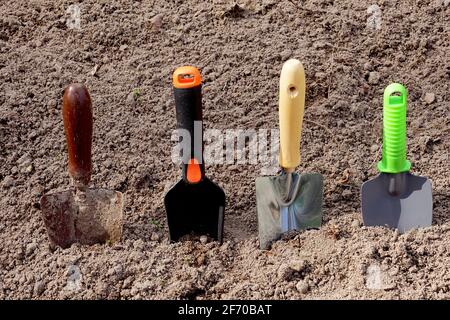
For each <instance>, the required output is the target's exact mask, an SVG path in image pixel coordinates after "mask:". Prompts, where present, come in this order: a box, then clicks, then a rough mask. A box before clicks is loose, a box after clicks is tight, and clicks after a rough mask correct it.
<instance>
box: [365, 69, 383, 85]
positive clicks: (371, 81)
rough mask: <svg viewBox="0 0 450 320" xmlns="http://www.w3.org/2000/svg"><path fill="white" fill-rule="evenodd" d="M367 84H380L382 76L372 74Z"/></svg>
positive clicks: (374, 72) (373, 72)
mask: <svg viewBox="0 0 450 320" xmlns="http://www.w3.org/2000/svg"><path fill="white" fill-rule="evenodd" d="M367 82H369V84H378V83H379V82H380V74H379V73H378V72H376V71H372V72H370V73H369V79H368V80H367Z"/></svg>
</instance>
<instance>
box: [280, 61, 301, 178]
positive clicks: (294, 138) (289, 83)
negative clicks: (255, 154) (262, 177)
mask: <svg viewBox="0 0 450 320" xmlns="http://www.w3.org/2000/svg"><path fill="white" fill-rule="evenodd" d="M279 95H280V97H279V117H280V157H279V162H280V166H281V167H282V168H283V169H285V170H286V171H288V172H290V171H293V170H294V169H295V168H296V167H297V166H298V165H299V164H300V140H301V135H302V124H303V114H304V111H305V71H304V69H303V65H302V63H301V62H300V61H298V60H297V59H290V60H288V61H286V62H285V63H284V65H283V69H282V70H281V76H280V93H279Z"/></svg>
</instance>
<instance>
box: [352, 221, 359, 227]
mask: <svg viewBox="0 0 450 320" xmlns="http://www.w3.org/2000/svg"><path fill="white" fill-rule="evenodd" d="M360 226H361V222H359V220H358V219H355V220H353V221H352V227H353V228H359V227H360Z"/></svg>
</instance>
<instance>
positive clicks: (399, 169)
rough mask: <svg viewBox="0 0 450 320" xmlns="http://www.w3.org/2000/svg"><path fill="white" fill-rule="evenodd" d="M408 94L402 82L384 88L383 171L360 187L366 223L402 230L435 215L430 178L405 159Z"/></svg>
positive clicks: (425, 222)
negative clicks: (422, 175)
mask: <svg viewBox="0 0 450 320" xmlns="http://www.w3.org/2000/svg"><path fill="white" fill-rule="evenodd" d="M407 98H408V97H407V91H406V89H405V87H403V86H402V85H401V84H398V83H392V84H390V85H389V86H388V87H387V88H386V89H385V90H384V98H383V100H384V103H383V151H382V160H381V161H380V162H379V163H378V170H379V171H380V172H381V173H380V174H379V175H378V176H377V177H376V178H374V179H372V180H369V181H366V182H364V183H363V185H362V187H361V202H362V215H363V221H364V225H366V226H388V227H390V228H397V229H398V230H399V232H401V233H403V232H406V231H408V230H410V229H413V228H418V227H427V226H430V225H431V221H432V216H433V199H432V191H431V182H430V180H428V179H427V178H425V177H420V176H416V175H413V174H411V173H410V172H409V170H410V168H411V163H410V162H409V161H408V160H406V105H407Z"/></svg>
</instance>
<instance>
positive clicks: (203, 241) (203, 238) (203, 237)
mask: <svg viewBox="0 0 450 320" xmlns="http://www.w3.org/2000/svg"><path fill="white" fill-rule="evenodd" d="M200 242H201V243H202V244H207V243H208V237H207V236H201V237H200Z"/></svg>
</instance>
